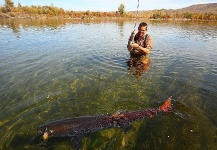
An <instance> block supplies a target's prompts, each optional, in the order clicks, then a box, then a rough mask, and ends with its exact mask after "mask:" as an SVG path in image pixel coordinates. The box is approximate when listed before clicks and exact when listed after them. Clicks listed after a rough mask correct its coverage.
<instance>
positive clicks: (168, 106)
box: [159, 96, 172, 112]
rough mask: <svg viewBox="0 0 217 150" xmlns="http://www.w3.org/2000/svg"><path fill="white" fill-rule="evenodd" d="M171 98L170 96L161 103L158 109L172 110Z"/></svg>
mask: <svg viewBox="0 0 217 150" xmlns="http://www.w3.org/2000/svg"><path fill="white" fill-rule="evenodd" d="M171 99H172V96H170V97H169V98H168V99H167V100H166V101H165V102H164V103H163V105H161V106H160V108H159V109H160V111H164V112H170V111H171V110H172V107H171Z"/></svg>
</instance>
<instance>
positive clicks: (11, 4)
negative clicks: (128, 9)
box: [4, 0, 14, 12]
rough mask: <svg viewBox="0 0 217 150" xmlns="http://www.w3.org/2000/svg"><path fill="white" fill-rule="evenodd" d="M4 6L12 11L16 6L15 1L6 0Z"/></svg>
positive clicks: (8, 10)
mask: <svg viewBox="0 0 217 150" xmlns="http://www.w3.org/2000/svg"><path fill="white" fill-rule="evenodd" d="M4 7H5V8H6V10H7V12H11V11H12V9H13V8H14V2H12V1H11V0H5V5H4Z"/></svg>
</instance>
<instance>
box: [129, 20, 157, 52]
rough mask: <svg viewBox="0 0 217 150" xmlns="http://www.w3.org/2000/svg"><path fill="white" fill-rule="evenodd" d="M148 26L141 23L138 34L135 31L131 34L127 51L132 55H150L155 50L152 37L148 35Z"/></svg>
mask: <svg viewBox="0 0 217 150" xmlns="http://www.w3.org/2000/svg"><path fill="white" fill-rule="evenodd" d="M147 29H148V25H147V24H146V23H145V22H141V23H140V24H139V27H138V33H137V34H136V35H135V31H133V32H132V33H131V36H130V38H129V41H128V45H127V49H128V51H129V52H130V53H131V54H135V55H146V54H149V53H150V51H151V49H152V48H153V40H152V37H151V36H150V35H148V34H146V31H147Z"/></svg>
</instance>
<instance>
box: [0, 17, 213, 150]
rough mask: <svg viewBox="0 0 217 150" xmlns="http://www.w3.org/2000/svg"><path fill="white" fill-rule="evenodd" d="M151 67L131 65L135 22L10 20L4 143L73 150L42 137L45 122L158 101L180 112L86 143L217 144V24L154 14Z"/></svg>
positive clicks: (1, 36) (1, 59) (1, 69)
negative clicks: (37, 137) (129, 45)
mask: <svg viewBox="0 0 217 150" xmlns="http://www.w3.org/2000/svg"><path fill="white" fill-rule="evenodd" d="M147 23H148V24H149V28H148V34H150V35H152V37H153V39H154V49H153V50H152V52H151V54H150V64H149V65H150V66H149V67H146V69H145V70H142V72H141V70H140V72H138V70H137V69H136V68H135V67H129V66H128V64H127V62H128V61H129V59H130V55H129V53H128V51H127V49H126V44H127V40H128V38H129V35H130V33H131V32H132V30H133V27H134V21H126V20H98V21H81V20H74V21H67V20H0V110H1V113H0V137H1V138H0V149H72V147H71V145H70V142H69V140H68V139H61V138H57V139H51V140H50V141H48V142H47V143H42V142H38V141H37V142H35V141H33V140H32V139H33V137H34V136H35V135H36V129H37V127H38V126H39V125H41V124H44V123H46V122H49V121H52V120H56V119H62V118H68V117H75V116H84V115H98V114H107V113H114V112H116V111H118V110H120V111H132V110H138V109H145V108H150V107H158V106H160V105H161V104H162V102H163V101H164V100H166V99H167V98H168V97H169V96H173V101H172V103H173V108H174V113H173V114H169V115H166V116H159V117H156V118H153V119H147V120H143V121H139V122H136V123H133V124H132V128H131V129H130V130H129V131H128V132H123V130H122V129H119V128H113V129H107V130H103V131H98V132H95V133H92V134H87V135H86V136H85V137H84V138H83V140H82V149H210V150H212V149H213V150H214V149H217V119H216V118H217V110H216V107H217V82H216V81H217V62H216V58H217V23H216V22H191V21H147Z"/></svg>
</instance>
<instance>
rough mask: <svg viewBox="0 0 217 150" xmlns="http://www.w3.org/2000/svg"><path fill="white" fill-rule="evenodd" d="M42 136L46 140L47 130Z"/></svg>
mask: <svg viewBox="0 0 217 150" xmlns="http://www.w3.org/2000/svg"><path fill="white" fill-rule="evenodd" d="M42 137H43V140H44V141H46V140H47V139H48V137H49V135H48V132H44V134H43V136H42Z"/></svg>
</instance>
